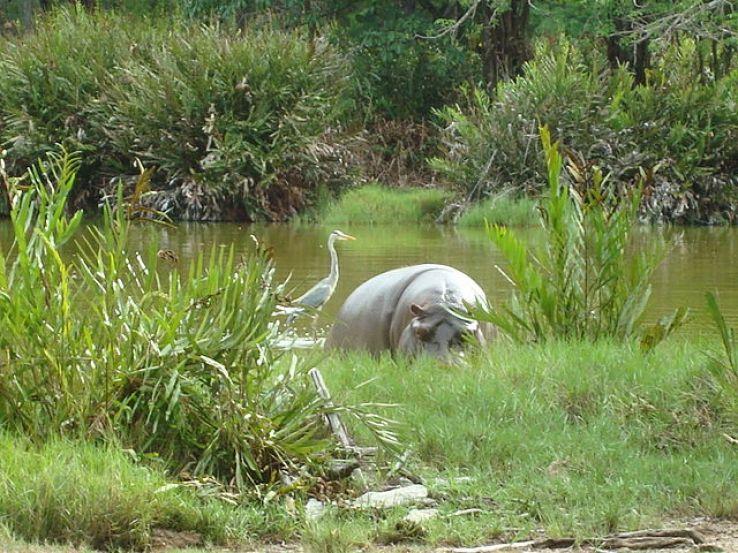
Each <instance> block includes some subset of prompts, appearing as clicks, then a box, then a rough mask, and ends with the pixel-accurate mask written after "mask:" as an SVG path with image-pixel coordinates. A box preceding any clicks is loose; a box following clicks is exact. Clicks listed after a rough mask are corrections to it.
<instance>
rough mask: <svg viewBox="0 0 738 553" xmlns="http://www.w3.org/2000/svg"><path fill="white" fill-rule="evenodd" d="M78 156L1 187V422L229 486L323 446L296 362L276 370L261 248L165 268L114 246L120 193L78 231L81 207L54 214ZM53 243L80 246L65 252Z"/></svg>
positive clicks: (121, 236) (318, 412) (121, 220)
mask: <svg viewBox="0 0 738 553" xmlns="http://www.w3.org/2000/svg"><path fill="white" fill-rule="evenodd" d="M78 165H79V160H78V158H76V157H73V156H69V155H64V156H62V157H60V158H54V157H52V158H51V159H50V160H49V162H48V163H45V164H41V165H40V166H39V167H38V168H37V169H34V170H32V171H31V177H30V183H29V187H28V189H27V190H23V189H22V188H21V187H20V186H19V184H18V183H17V182H16V181H15V180H11V181H10V182H9V194H10V198H11V202H12V209H11V214H10V216H11V222H12V225H13V237H14V243H13V247H12V250H11V251H10V252H3V253H2V256H1V257H0V302H2V310H1V311H0V355H1V356H2V359H3V360H4V362H3V364H2V365H0V424H2V426H3V427H4V428H6V429H11V430H15V431H18V432H21V433H23V434H25V435H28V436H30V437H32V438H33V439H35V440H39V441H40V440H44V439H47V438H49V437H50V436H55V435H65V436H74V437H88V436H92V437H103V438H110V437H113V438H115V439H116V440H120V442H122V443H123V444H124V445H125V446H126V447H130V448H132V449H133V450H135V451H136V452H138V453H141V454H144V453H155V454H157V455H159V456H161V457H163V458H164V459H165V460H166V461H167V463H169V465H170V466H171V467H172V468H173V469H175V470H176V471H179V470H182V469H184V468H186V469H187V471H188V472H189V473H190V474H192V475H195V476H201V475H204V476H214V477H216V478H218V479H220V480H221V481H222V482H226V483H229V484H232V485H233V486H235V488H236V489H238V490H241V491H243V490H248V489H250V488H251V487H252V486H253V485H254V484H259V483H273V482H275V481H277V480H278V478H279V474H280V471H288V472H294V473H298V472H299V471H300V470H301V468H302V467H305V466H306V465H310V464H311V463H312V462H313V460H314V459H315V458H316V455H323V454H325V453H327V452H328V451H330V449H331V448H332V443H331V441H330V440H329V439H328V438H327V436H326V434H325V432H324V429H323V426H322V416H323V415H324V414H325V413H326V412H327V410H328V408H327V407H326V405H325V404H324V402H323V401H322V400H321V399H320V398H319V397H318V396H317V395H316V393H315V390H314V388H313V387H312V385H311V383H310V379H309V378H308V377H307V374H306V370H307V367H306V366H305V365H303V364H299V363H297V362H296V361H293V362H292V363H290V364H289V365H288V366H287V367H286V368H285V369H284V370H281V371H280V370H275V369H274V363H275V361H276V360H277V359H278V358H279V357H280V355H281V353H280V352H281V350H275V349H274V345H275V342H276V341H277V340H278V339H279V336H280V335H279V329H278V326H277V325H276V324H275V322H274V320H273V317H272V314H273V312H274V308H275V306H276V302H277V301H278V296H279V294H280V293H281V292H282V286H281V285H277V284H276V283H274V281H273V275H274V267H273V266H272V264H271V262H270V261H269V260H268V258H267V256H266V254H265V253H264V252H261V251H257V252H256V253H255V254H253V255H250V256H249V257H247V258H245V259H241V260H236V259H235V256H234V253H233V249H232V248H231V249H230V250H225V249H215V248H214V249H213V250H211V251H210V252H209V254H208V255H207V256H205V255H203V254H200V256H199V257H198V258H197V259H196V260H195V261H194V262H193V263H192V264H191V265H190V266H189V267H187V268H185V269H184V270H183V271H182V272H180V271H177V270H172V271H170V272H166V273H165V272H163V269H162V268H161V267H157V262H158V257H157V253H156V249H155V245H154V244H151V247H150V248H149V249H148V251H147V252H145V253H144V254H135V255H128V253H127V252H126V237H127V232H128V228H129V225H130V223H129V222H128V221H127V219H126V218H125V212H126V210H125V209H122V208H121V207H122V195H121V194H120V192H119V194H118V197H117V205H118V206H119V208H116V209H114V208H112V207H110V206H109V205H106V206H105V209H104V219H103V221H102V223H101V225H100V226H99V227H90V228H89V229H87V232H85V233H84V234H82V235H80V232H81V231H80V222H81V212H77V213H76V214H75V215H74V216H73V217H71V218H70V217H68V216H67V215H66V208H67V203H68V199H69V194H70V192H71V190H72V188H73V185H74V180H75V169H76V167H77V166H78ZM73 238H75V244H72V239H73ZM65 245H67V246H74V247H79V248H80V250H81V252H80V253H79V255H77V256H72V259H71V260H69V259H67V256H66V255H63V254H62V252H60V249H61V248H63V247H64V246H65ZM331 409H335V408H331ZM352 412H354V411H352ZM369 422H370V423H371V424H373V425H374V427H375V428H377V429H378V430H380V431H381V430H383V429H384V426H383V423H382V421H381V419H372V420H371V421H369ZM379 434H381V435H382V436H384V437H387V438H388V441H389V442H391V441H392V439H391V433H382V432H379Z"/></svg>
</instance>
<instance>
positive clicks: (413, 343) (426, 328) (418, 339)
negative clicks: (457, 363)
mask: <svg viewBox="0 0 738 553" xmlns="http://www.w3.org/2000/svg"><path fill="white" fill-rule="evenodd" d="M410 312H411V313H412V315H413V318H412V320H411V321H410V323H409V324H408V325H407V327H406V328H405V330H404V332H403V333H402V336H401V338H400V343H399V344H398V348H399V350H400V351H402V352H404V353H407V354H410V355H415V354H420V353H426V354H428V355H430V356H432V357H437V358H441V359H444V360H450V359H451V357H452V355H451V354H452V350H454V349H456V350H459V349H461V346H462V345H463V344H464V342H465V341H467V340H468V339H470V338H471V339H476V340H478V341H479V342H480V343H481V342H484V337H483V335H482V332H481V330H480V328H479V324H478V323H477V321H474V320H472V319H467V318H466V317H463V316H461V315H459V314H457V313H455V312H454V311H452V310H451V309H450V308H449V306H447V305H445V304H443V303H435V304H431V305H426V306H422V307H421V306H420V305H417V304H415V303H414V304H412V305H410Z"/></svg>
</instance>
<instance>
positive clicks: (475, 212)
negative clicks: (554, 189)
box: [459, 193, 538, 228]
mask: <svg viewBox="0 0 738 553" xmlns="http://www.w3.org/2000/svg"><path fill="white" fill-rule="evenodd" d="M537 205H538V202H537V201H536V200H534V199H532V198H526V197H514V196H512V195H510V194H505V193H501V194H495V195H493V196H491V197H489V198H486V199H484V200H482V201H481V202H479V203H476V204H474V205H472V206H471V207H470V208H469V210H468V211H466V212H465V213H464V214H463V215H462V216H461V218H460V219H459V226H461V227H481V228H484V226H485V225H486V224H490V225H504V226H510V227H523V226H531V225H533V224H535V223H536V221H537V216H536V206H537Z"/></svg>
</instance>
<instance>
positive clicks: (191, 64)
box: [0, 9, 349, 220]
mask: <svg viewBox="0 0 738 553" xmlns="http://www.w3.org/2000/svg"><path fill="white" fill-rule="evenodd" d="M100 44H106V45H107V46H106V48H102V49H101V48H100ZM0 46H2V49H3V51H4V54H3V55H2V57H0V118H1V120H2V125H1V126H0V140H2V141H8V142H9V143H10V147H9V148H8V159H9V161H10V162H11V166H10V169H11V171H14V172H15V173H16V174H17V173H18V172H19V171H20V170H22V169H23V168H25V167H26V166H28V165H29V164H31V163H33V162H35V160H36V159H37V158H38V157H42V156H43V154H44V153H45V152H47V151H50V150H53V149H54V148H55V144H57V143H60V144H62V145H64V146H66V147H67V148H70V149H72V150H76V151H80V152H83V153H84V157H83V164H82V167H81V168H80V170H81V173H80V176H81V177H83V179H82V181H83V183H84V186H81V185H78V187H77V188H76V189H75V190H74V198H75V200H79V201H86V202H87V203H94V202H97V201H98V200H99V197H100V196H101V191H100V188H101V186H102V185H104V184H105V183H107V182H108V181H110V179H111V178H113V177H120V176H123V177H129V178H128V181H131V180H133V179H134V178H135V177H132V176H130V172H131V168H132V167H133V166H134V162H136V160H141V161H142V162H143V163H144V164H145V165H147V166H152V167H156V168H158V169H159V170H158V172H157V173H156V176H155V178H154V180H153V184H154V185H155V186H156V187H157V189H158V190H157V191H156V193H152V194H149V195H148V196H147V202H148V203H149V204H150V205H152V206H156V207H157V208H159V209H162V210H166V211H168V212H169V213H171V214H172V215H175V216H180V217H184V218H188V219H226V218H245V219H258V218H261V219H272V220H274V219H284V218H287V217H289V216H291V215H293V214H294V213H295V211H296V210H297V209H301V208H303V207H305V206H307V205H309V204H310V203H311V201H312V199H313V195H314V192H315V190H316V189H317V187H318V185H319V184H322V185H325V186H327V187H330V188H336V187H339V186H340V185H342V184H343V183H345V182H347V178H348V177H347V160H346V155H347V153H346V150H345V148H344V146H343V142H342V140H343V139H342V138H341V137H340V134H339V132H338V121H339V119H340V117H339V115H340V111H341V106H342V105H343V95H344V89H345V84H346V78H347V76H348V74H349V68H348V66H347V64H346V63H345V61H344V60H343V58H342V57H341V56H339V55H338V54H337V53H336V52H335V50H334V49H332V48H331V47H329V46H328V45H327V44H326V43H325V41H323V40H320V39H316V40H308V39H307V38H306V37H305V36H303V35H301V34H300V33H298V32H292V33H290V32H279V31H271V30H268V29H267V30H260V31H254V30H248V29H247V30H243V31H239V30H236V29H235V28H233V27H229V26H228V25H215V26H210V25H202V26H195V25H186V24H182V23H175V22H173V21H170V20H167V19H166V18H163V19H158V20H156V21H153V20H147V19H145V18H125V17H122V16H118V15H115V14H113V13H106V12H95V13H86V12H85V11H84V10H82V9H78V10H66V9H59V10H54V11H53V12H52V13H50V14H49V15H48V16H45V17H42V18H40V19H39V20H38V21H37V29H36V32H35V33H33V34H29V35H26V36H24V37H21V38H13V39H11V38H8V39H3V40H2V42H0ZM108 188H109V189H108V190H107V192H108V193H109V192H110V191H111V190H110V187H108Z"/></svg>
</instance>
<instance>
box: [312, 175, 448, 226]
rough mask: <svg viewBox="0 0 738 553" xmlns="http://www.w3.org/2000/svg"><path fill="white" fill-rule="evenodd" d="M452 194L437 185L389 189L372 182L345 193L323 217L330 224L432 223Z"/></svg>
mask: <svg viewBox="0 0 738 553" xmlns="http://www.w3.org/2000/svg"><path fill="white" fill-rule="evenodd" d="M451 197H452V194H451V192H449V191H447V190H443V189H435V188H388V187H385V186H382V185H380V184H369V185H366V186H362V187H361V188H355V189H353V190H349V191H348V192H346V193H345V194H344V195H343V196H341V198H340V199H339V200H338V201H337V202H335V203H333V204H330V205H329V206H328V208H327V209H326V211H325V213H324V214H323V216H322V221H323V222H324V223H325V224H327V225H341V224H345V223H351V224H365V225H367V224H368V225H378V224H394V223H402V224H407V223H410V224H412V223H432V222H433V221H434V220H435V218H436V217H437V216H438V214H439V213H440V212H441V210H442V209H443V206H444V205H445V203H446V202H447V201H448V200H450V199H451Z"/></svg>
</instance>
